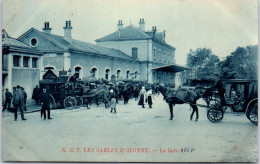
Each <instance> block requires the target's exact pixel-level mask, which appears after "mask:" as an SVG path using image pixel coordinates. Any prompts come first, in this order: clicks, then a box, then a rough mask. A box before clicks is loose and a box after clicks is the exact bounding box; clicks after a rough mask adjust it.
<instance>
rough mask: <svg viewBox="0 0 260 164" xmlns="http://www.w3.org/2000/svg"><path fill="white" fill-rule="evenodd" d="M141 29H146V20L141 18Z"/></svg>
mask: <svg viewBox="0 0 260 164" xmlns="http://www.w3.org/2000/svg"><path fill="white" fill-rule="evenodd" d="M139 29H141V30H142V31H145V22H144V19H140V22H139Z"/></svg>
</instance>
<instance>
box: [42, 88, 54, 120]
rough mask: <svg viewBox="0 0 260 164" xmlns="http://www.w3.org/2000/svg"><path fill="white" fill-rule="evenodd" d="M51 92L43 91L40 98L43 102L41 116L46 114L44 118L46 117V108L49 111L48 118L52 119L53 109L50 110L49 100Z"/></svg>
mask: <svg viewBox="0 0 260 164" xmlns="http://www.w3.org/2000/svg"><path fill="white" fill-rule="evenodd" d="M50 98H51V97H50V94H49V93H48V92H45V93H44V92H41V94H40V100H41V102H42V109H41V118H42V115H44V119H46V110H47V112H48V119H50V118H51V117H50V115H51V111H50V105H49V100H50Z"/></svg>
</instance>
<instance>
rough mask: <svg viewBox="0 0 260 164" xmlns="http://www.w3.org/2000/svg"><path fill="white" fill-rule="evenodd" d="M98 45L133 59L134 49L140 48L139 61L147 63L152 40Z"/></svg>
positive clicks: (100, 43)
mask: <svg viewBox="0 0 260 164" xmlns="http://www.w3.org/2000/svg"><path fill="white" fill-rule="evenodd" d="M97 44H98V45H100V46H104V47H108V48H114V49H118V50H120V51H122V52H124V53H126V54H127V55H129V56H131V57H132V48H133V47H136V48H138V59H139V60H140V61H147V54H148V53H150V52H149V47H150V44H151V40H149V41H148V42H147V40H128V41H106V42H97Z"/></svg>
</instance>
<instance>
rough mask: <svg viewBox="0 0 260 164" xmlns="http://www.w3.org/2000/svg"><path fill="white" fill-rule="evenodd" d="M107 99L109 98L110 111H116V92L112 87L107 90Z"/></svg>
mask: <svg viewBox="0 0 260 164" xmlns="http://www.w3.org/2000/svg"><path fill="white" fill-rule="evenodd" d="M109 99H110V108H111V111H110V112H111V113H112V112H113V110H114V112H115V113H116V94H115V92H114V90H113V89H110V91H109Z"/></svg>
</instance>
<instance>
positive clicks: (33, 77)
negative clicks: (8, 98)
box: [12, 68, 40, 103]
mask: <svg viewBox="0 0 260 164" xmlns="http://www.w3.org/2000/svg"><path fill="white" fill-rule="evenodd" d="M39 77H40V70H39V69H25V68H13V70H12V86H17V85H20V86H22V87H24V89H25V91H26V93H27V101H28V103H30V102H31V101H32V100H31V98H32V93H33V89H34V87H35V86H36V85H39Z"/></svg>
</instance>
